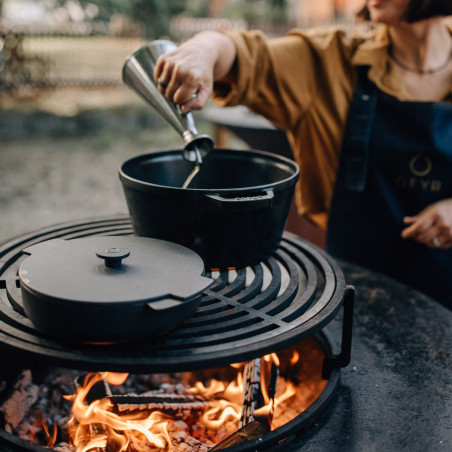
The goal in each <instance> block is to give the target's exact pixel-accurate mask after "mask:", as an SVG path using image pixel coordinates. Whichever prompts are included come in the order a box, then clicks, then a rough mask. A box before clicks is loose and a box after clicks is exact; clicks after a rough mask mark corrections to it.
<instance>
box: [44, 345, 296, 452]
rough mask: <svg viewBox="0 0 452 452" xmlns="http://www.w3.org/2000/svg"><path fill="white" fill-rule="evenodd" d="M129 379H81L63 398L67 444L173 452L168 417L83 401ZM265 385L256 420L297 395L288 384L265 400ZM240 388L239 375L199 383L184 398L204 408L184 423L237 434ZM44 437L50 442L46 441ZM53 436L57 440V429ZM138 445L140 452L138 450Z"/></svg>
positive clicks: (79, 449) (105, 375)
mask: <svg viewBox="0 0 452 452" xmlns="http://www.w3.org/2000/svg"><path fill="white" fill-rule="evenodd" d="M292 358H293V357H292ZM293 359H294V358H293ZM294 362H295V361H294ZM262 363H263V365H265V366H272V365H276V366H279V364H280V362H279V358H278V356H277V355H276V354H274V353H272V354H269V355H266V356H264V357H263V358H262ZM232 367H233V368H235V369H239V368H240V369H243V363H241V364H234V365H232ZM127 377H128V374H127V373H112V372H100V373H91V374H88V375H87V376H86V377H85V379H84V382H83V386H81V387H80V388H78V389H77V391H76V393H75V394H72V395H67V396H65V399H67V400H71V401H72V403H73V405H72V415H73V416H72V418H71V419H70V420H69V422H68V433H69V435H70V438H71V440H70V444H71V446H73V447H75V450H76V452H90V451H104V450H108V451H114V452H128V451H130V450H146V451H152V452H154V451H161V452H171V451H172V450H173V444H172V438H171V434H170V433H169V431H171V429H169V427H170V426H171V424H172V423H174V421H175V419H173V418H171V417H170V416H168V415H167V414H165V413H162V412H160V411H157V410H153V411H150V410H134V411H130V410H129V411H127V410H126V411H120V412H118V410H117V409H116V410H115V406H114V405H113V403H112V402H111V401H110V399H109V398H108V397H105V398H102V399H98V400H95V401H93V402H92V403H88V402H87V400H86V399H87V397H88V395H89V393H90V391H91V389H92V388H93V386H94V385H95V384H96V383H98V382H100V381H101V380H105V381H106V382H108V383H109V384H112V385H120V384H123V383H124V382H125V380H126V379H127ZM263 380H265V378H263ZM263 380H262V381H261V384H262V393H263V396H264V401H265V403H266V405H265V406H264V407H263V408H260V409H259V410H257V411H256V413H255V414H256V415H259V416H262V415H267V414H271V413H273V412H274V408H275V407H276V406H277V405H279V404H280V403H282V402H283V401H285V400H287V399H288V398H290V397H292V396H293V395H294V394H295V386H294V385H293V384H290V382H287V385H286V389H285V391H284V393H283V394H281V395H278V398H274V397H273V394H268V391H267V389H268V385H269V382H268V381H263ZM243 386H244V381H243V375H242V372H240V371H238V372H237V377H236V379H235V380H234V381H231V382H230V383H225V382H223V381H219V380H215V379H211V380H210V381H209V383H208V384H206V385H205V384H204V383H203V382H201V381H198V382H196V383H195V384H194V385H193V386H192V387H191V388H190V389H188V392H189V393H190V394H193V395H197V396H200V397H201V399H202V400H207V401H208V403H206V406H205V409H204V411H203V412H202V413H201V414H200V417H199V419H197V420H194V419H191V418H190V419H188V420H187V422H188V423H190V424H194V423H195V422H197V423H198V425H203V426H204V427H205V428H207V429H212V430H214V431H218V430H220V429H222V428H223V427H225V426H229V427H226V429H225V431H229V432H231V430H236V429H237V428H238V425H239V422H240V418H241V415H242V403H243ZM226 434H227V432H226ZM48 436H49V438H50V435H48ZM53 436H54V437H55V438H56V428H55V430H54V434H53ZM138 443H139V444H140V448H139V449H136V448H135V447H136V444H138ZM134 445H135V446H134Z"/></svg>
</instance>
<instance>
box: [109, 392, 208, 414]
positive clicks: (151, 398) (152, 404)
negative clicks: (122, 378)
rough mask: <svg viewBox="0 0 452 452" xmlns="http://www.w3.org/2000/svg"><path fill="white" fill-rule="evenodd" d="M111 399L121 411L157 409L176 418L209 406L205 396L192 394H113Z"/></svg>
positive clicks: (200, 410)
mask: <svg viewBox="0 0 452 452" xmlns="http://www.w3.org/2000/svg"><path fill="white" fill-rule="evenodd" d="M109 400H110V401H111V402H112V403H113V405H114V407H115V410H116V411H117V412H119V413H122V412H131V411H153V410H157V411H160V412H161V413H165V414H168V415H170V416H171V417H174V418H186V417H187V416H190V415H191V416H193V414H194V413H195V412H197V413H201V412H202V411H203V410H205V409H206V408H207V407H208V406H209V403H208V402H207V400H205V399H204V398H203V397H200V396H196V395H192V394H166V393H159V394H155V395H154V394H152V395H133V394H129V395H113V396H110V397H109Z"/></svg>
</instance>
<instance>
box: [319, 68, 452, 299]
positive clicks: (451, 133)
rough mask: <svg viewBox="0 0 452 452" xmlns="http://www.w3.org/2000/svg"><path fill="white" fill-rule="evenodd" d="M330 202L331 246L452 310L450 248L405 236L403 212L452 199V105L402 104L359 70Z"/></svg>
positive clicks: (337, 253) (414, 211)
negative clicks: (440, 248)
mask: <svg viewBox="0 0 452 452" xmlns="http://www.w3.org/2000/svg"><path fill="white" fill-rule="evenodd" d="M358 69H359V72H358V86H357V88H356V90H355V93H354V98H353V102H352V105H351V109H350V114H349V118H348V124H347V128H346V132H345V137H344V141H343V148H342V152H341V157H340V162H339V169H338V174H337V180H336V185H335V188H334V192H333V197H332V201H331V207H330V213H329V220H328V233H327V250H328V252H329V253H330V254H331V255H333V256H335V257H337V258H341V259H344V260H347V261H350V262H355V263H357V264H359V265H362V266H365V267H367V268H370V269H372V270H375V271H377V272H379V273H382V274H385V275H388V276H390V277H393V278H395V279H397V280H399V281H401V282H404V283H406V284H408V285H410V286H412V287H414V288H416V289H418V290H420V291H422V292H424V293H426V294H428V295H430V296H431V297H433V298H435V299H437V300H438V301H440V302H441V303H443V304H444V305H446V306H448V307H449V308H452V249H448V250H439V249H431V248H428V247H426V246H425V245H422V244H420V243H418V242H416V241H414V240H411V239H402V238H401V237H400V233H401V231H402V230H403V229H404V228H405V227H406V225H405V224H404V223H403V221H402V219H403V217H404V216H414V215H417V214H418V213H419V212H420V211H421V210H422V209H424V208H425V207H426V206H428V205H429V204H432V203H434V202H436V201H439V200H441V199H445V198H452V105H451V104H448V103H445V102H401V101H398V100H397V99H395V98H393V97H390V96H388V95H386V94H385V93H383V92H381V91H380V90H379V89H378V88H377V87H376V85H375V84H374V83H373V82H371V81H370V80H369V79H368V78H367V70H368V68H367V67H360V68H358Z"/></svg>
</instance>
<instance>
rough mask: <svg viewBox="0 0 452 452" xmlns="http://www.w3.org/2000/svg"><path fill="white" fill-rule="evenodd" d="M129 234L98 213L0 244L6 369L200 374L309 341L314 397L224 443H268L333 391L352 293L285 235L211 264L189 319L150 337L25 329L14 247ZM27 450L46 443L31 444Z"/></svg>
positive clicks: (304, 421) (121, 221)
mask: <svg viewBox="0 0 452 452" xmlns="http://www.w3.org/2000/svg"><path fill="white" fill-rule="evenodd" d="M130 234H132V229H131V225H130V222H129V219H128V218H111V219H100V220H93V221H85V222H80V223H71V224H66V225H60V226H58V227H51V228H48V229H44V230H40V231H37V232H36V233H31V234H29V235H26V236H22V237H19V238H16V239H13V240H11V241H9V242H6V243H4V244H3V245H2V246H1V247H0V256H1V262H2V267H1V273H0V301H1V309H0V312H1V317H0V322H1V326H0V327H1V332H0V344H1V348H2V353H3V355H4V356H8V362H9V370H8V373H14V369H16V374H19V375H21V371H23V369H26V368H32V367H33V366H36V365H39V366H38V367H41V368H42V366H45V367H49V368H53V367H55V366H61V367H63V368H67V369H76V370H78V371H82V370H86V371H90V372H93V371H99V372H104V371H110V372H111V371H113V372H132V373H135V374H162V373H166V374H171V373H175V372H176V373H181V372H191V373H193V372H200V371H203V372H204V371H205V370H206V369H215V368H222V367H224V366H226V365H229V364H234V363H244V362H247V363H252V362H255V361H256V360H260V359H261V358H262V357H263V356H264V355H271V354H275V353H280V352H282V353H284V352H285V351H287V350H289V349H291V348H293V347H297V346H299V344H302V343H305V342H306V341H308V340H309V341H311V340H313V339H315V343H316V344H317V345H316V346H315V347H314V348H317V349H318V350H320V351H321V353H320V354H319V353H317V355H318V359H317V361H318V362H317V364H316V366H317V374H318V376H317V377H316V378H317V380H322V378H321V374H323V378H324V380H323V382H322V384H321V385H320V392H319V393H318V394H316V399H315V401H314V402H313V403H312V404H311V405H310V406H309V408H308V409H307V410H305V411H303V412H302V413H301V414H299V415H297V416H295V418H294V419H292V420H290V421H289V422H287V423H285V424H283V425H280V426H278V427H277V428H276V429H274V430H272V431H270V432H268V433H265V434H264V435H259V436H258V437H257V438H251V439H250V440H247V441H246V443H245V444H243V445H241V446H240V445H239V446H234V447H233V448H230V450H236V449H237V450H257V449H259V450H268V449H269V448H270V447H272V446H274V445H275V444H277V443H278V442H280V441H281V440H284V439H287V438H288V437H290V436H292V435H293V434H295V433H296V432H299V431H300V430H302V429H304V428H306V427H307V426H308V425H310V424H312V422H313V421H314V420H315V418H316V417H317V416H318V415H319V413H320V412H321V411H322V410H323V409H324V408H325V406H326V405H327V404H328V402H329V401H330V400H331V398H332V396H333V394H334V392H335V390H336V388H337V385H338V380H339V368H340V367H343V366H346V365H347V364H348V362H349V359H350V345H351V322H352V312H353V294H354V291H353V288H351V287H348V286H346V284H345V280H344V277H343V274H342V271H341V269H340V267H339V266H338V265H337V264H336V262H335V261H333V260H332V259H330V258H329V257H328V256H327V255H326V253H324V252H323V251H321V250H319V249H318V248H316V247H315V246H313V245H311V244H309V243H308V242H305V241H303V240H301V239H299V238H298V237H296V236H293V235H291V234H287V233H286V234H285V236H284V239H283V242H282V244H281V246H280V248H279V249H278V251H277V252H276V253H275V254H274V256H273V257H271V258H269V259H268V260H266V261H264V262H261V263H260V264H258V265H255V266H253V267H246V268H240V269H231V270H228V271H222V272H215V271H213V272H212V273H211V275H210V276H211V277H212V278H213V279H214V280H215V283H214V284H213V285H212V286H211V287H209V288H208V289H207V290H206V291H205V292H204V296H203V299H202V302H201V304H200V307H199V309H198V311H197V313H196V314H195V316H193V317H192V318H191V319H189V320H188V321H187V322H186V323H185V324H184V325H183V326H181V327H180V328H178V329H177V330H175V331H173V332H171V333H170V334H168V335H165V336H162V337H159V338H157V339H153V340H150V341H146V340H140V341H136V342H132V343H127V344H124V343H110V344H89V343H77V342H70V341H61V340H56V339H54V338H52V337H51V336H48V335H46V334H45V333H41V332H39V331H37V330H36V329H35V328H34V327H33V324H32V323H31V322H30V321H29V319H27V318H26V316H25V313H24V311H23V309H22V304H21V296H20V287H19V280H18V276H17V270H18V267H19V266H20V264H21V262H22V261H23V259H24V258H25V256H22V249H24V248H26V247H29V246H31V245H33V244H35V243H39V242H42V241H44V240H49V239H52V238H63V239H67V240H70V239H75V238H79V237H86V236H93V235H130ZM175 277H177V275H175ZM342 306H343V307H344V310H343V311H344V315H343V321H342V322H343V328H342V340H341V341H342V345H341V350H340V352H339V353H337V354H333V353H332V348H331V346H330V339H329V338H328V336H327V335H326V333H324V332H322V330H323V329H324V327H325V326H326V325H327V324H328V323H330V322H331V321H332V320H333V319H334V318H335V317H336V314H337V313H338V311H339V310H340V308H341V307H342ZM68 321H70V319H68ZM314 354H315V353H314ZM25 363H26V364H25ZM18 369H19V372H17V370H18ZM3 378H4V379H5V381H9V380H8V379H7V378H5V377H3ZM0 442H2V443H4V444H5V447H10V448H12V449H13V450H14V448H16V449H17V447H19V446H20V447H22V449H20V450H24V449H23V448H24V447H25V446H24V444H23V442H22V440H20V439H18V438H16V437H14V436H13V435H11V434H10V433H8V432H4V431H2V432H1V435H0ZM26 447H27V449H28V450H46V449H44V448H43V447H40V446H34V445H31V444H27V446H26ZM36 448H37V449H36ZM25 450H26V449H25ZM193 450H196V449H193Z"/></svg>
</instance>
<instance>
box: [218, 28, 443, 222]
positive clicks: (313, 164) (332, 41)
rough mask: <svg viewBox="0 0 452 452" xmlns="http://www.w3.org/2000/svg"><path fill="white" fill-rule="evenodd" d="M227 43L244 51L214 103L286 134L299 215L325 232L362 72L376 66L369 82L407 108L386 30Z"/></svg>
mask: <svg viewBox="0 0 452 452" xmlns="http://www.w3.org/2000/svg"><path fill="white" fill-rule="evenodd" d="M227 35H228V36H230V37H231V38H232V39H233V41H234V43H235V45H236V48H237V66H236V69H237V72H236V76H235V77H234V82H233V83H231V84H230V85H227V86H226V87H225V86H221V87H220V86H216V89H215V92H214V100H215V102H216V103H217V104H218V105H222V106H232V105H239V104H240V105H245V106H247V107H249V108H250V109H251V110H252V111H254V112H255V113H258V114H261V115H263V116H264V117H266V118H267V119H269V120H270V121H271V122H272V123H273V124H274V125H275V126H276V127H278V128H280V129H283V130H285V131H286V132H287V137H288V140H289V142H290V144H291V146H292V149H293V152H294V155H295V158H296V161H297V163H298V164H299V166H300V180H299V183H298V184H297V190H296V200H297V206H298V210H299V213H301V214H303V215H305V216H307V217H308V218H309V219H310V220H311V221H313V222H314V223H315V224H317V225H318V226H319V227H321V228H322V229H325V228H326V223H327V212H328V208H329V205H330V200H331V196H332V193H333V187H334V182H335V179H336V171H337V168H338V164H339V154H340V150H341V146H342V139H343V134H344V130H345V125H346V121H347V116H348V112H349V108H350V104H351V101H352V97H353V92H354V89H355V84H356V69H355V67H356V66H359V65H368V66H370V70H369V78H370V79H371V80H372V81H373V82H374V83H376V85H377V86H378V87H379V88H380V90H382V91H384V92H385V93H387V94H389V95H391V96H394V97H396V98H398V99H399V100H408V95H407V93H406V92H405V90H404V87H403V85H402V83H401V80H400V78H399V77H398V75H397V73H396V72H395V71H393V70H392V69H391V68H392V66H391V65H390V64H389V61H388V58H389V57H388V52H387V49H388V45H389V38H388V31H387V27H386V26H385V25H379V26H377V27H375V28H374V29H372V30H369V31H359V30H355V31H353V32H347V31H346V30H343V29H337V28H336V29H331V28H329V29H319V30H309V31H301V30H292V31H290V32H289V33H288V35H286V36H284V37H280V38H273V39H268V38H266V37H265V36H264V34H263V33H262V32H260V31H238V30H234V31H230V32H227ZM449 97H452V86H451V92H450V93H449Z"/></svg>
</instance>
